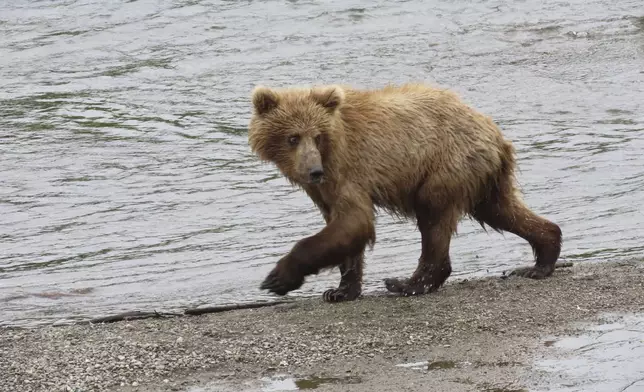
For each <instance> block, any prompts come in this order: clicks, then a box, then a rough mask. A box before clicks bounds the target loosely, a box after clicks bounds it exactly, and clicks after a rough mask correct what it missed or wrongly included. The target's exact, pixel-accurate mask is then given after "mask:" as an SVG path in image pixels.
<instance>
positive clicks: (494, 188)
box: [248, 84, 562, 302]
mask: <svg viewBox="0 0 644 392" xmlns="http://www.w3.org/2000/svg"><path fill="white" fill-rule="evenodd" d="M252 104H253V109H254V110H253V115H252V118H251V120H250V126H249V135H248V139H249V145H250V147H251V150H252V151H253V152H254V153H255V154H256V155H257V156H258V157H259V159H261V160H263V161H267V162H271V163H273V164H274V165H275V166H277V168H278V169H279V171H280V172H281V173H282V174H283V175H284V176H285V177H286V179H288V181H290V182H291V183H292V184H293V185H296V186H298V187H300V188H301V189H303V190H304V191H305V192H306V193H307V194H308V196H309V197H310V198H311V200H312V201H313V203H314V204H315V205H316V206H317V207H318V209H319V210H320V212H321V214H322V216H323V218H324V220H325V221H326V226H325V227H324V228H323V229H322V230H321V231H320V232H318V233H316V234H314V235H311V236H308V237H305V238H303V239H301V240H299V241H298V242H297V243H296V244H295V245H294V247H293V248H292V249H291V251H290V252H289V253H288V254H286V255H285V256H284V257H282V258H281V259H280V260H279V261H278V262H277V265H276V266H275V268H274V269H273V270H272V271H271V272H270V273H269V275H268V276H267V277H266V279H265V280H264V282H263V283H262V284H261V288H262V289H266V290H269V291H270V292H273V293H275V294H278V295H285V294H286V293H288V292H289V291H292V290H296V289H298V288H299V287H301V286H302V284H303V283H304V279H305V277H306V276H308V275H311V274H317V273H318V272H319V271H320V270H321V269H324V268H330V267H335V266H338V267H339V269H340V273H341V278H340V284H339V286H338V288H336V289H330V290H327V291H326V292H324V294H323V298H324V300H325V301H327V302H339V301H350V300H354V299H356V298H358V297H359V296H360V294H361V292H362V270H363V258H364V251H365V249H366V247H367V246H370V247H372V246H373V245H374V242H375V240H376V233H375V229H374V219H375V210H376V209H377V208H380V209H383V210H385V211H388V212H390V213H392V214H395V215H397V216H402V217H406V218H409V219H415V221H416V223H417V226H418V230H419V231H420V235H421V244H422V251H421V254H420V258H419V261H418V266H417V268H416V270H415V271H414V273H413V274H412V275H411V277H409V278H406V279H400V278H388V279H386V280H385V286H386V287H387V289H388V290H389V291H391V292H394V293H399V294H401V295H420V294H425V293H429V292H433V291H435V290H437V289H438V288H439V287H441V285H443V283H444V282H445V281H446V280H447V278H448V277H449V276H450V274H451V272H452V267H451V262H450V256H449V247H450V240H451V237H452V235H453V234H454V233H455V231H456V226H457V223H458V221H459V220H460V219H461V218H462V217H464V216H469V217H471V218H473V219H475V220H476V221H478V222H479V223H480V224H481V225H482V226H483V227H484V225H488V226H490V227H492V228H493V229H494V230H496V231H498V232H501V231H508V232H510V233H514V234H515V235H518V236H520V237H521V238H523V239H525V240H526V241H527V242H528V243H529V244H530V246H531V247H532V249H533V251H534V254H535V259H536V263H535V264H534V265H533V266H529V267H523V268H518V269H515V270H514V271H513V272H512V274H513V275H518V276H522V277H527V278H533V279H542V278H546V277H548V276H550V275H551V274H552V273H553V271H554V269H555V262H556V261H557V259H558V257H559V253H560V250H561V243H562V233H561V230H560V228H559V226H558V225H556V224H555V223H553V222H551V221H549V220H547V219H545V218H543V217H540V216H538V215H537V214H535V213H534V212H532V211H531V210H530V209H529V208H528V207H527V206H526V205H525V204H524V203H523V201H522V199H521V196H520V194H519V192H518V189H517V186H516V182H515V167H516V161H515V156H514V155H515V151H514V147H513V146H512V144H511V142H510V141H508V140H506V139H505V138H504V137H503V135H502V133H501V131H500V129H499V127H498V126H497V125H496V124H495V123H494V122H493V121H492V120H491V119H490V118H489V117H487V116H485V115H483V114H481V113H479V112H477V111H476V110H474V109H473V108H471V107H469V106H468V105H466V104H465V103H463V102H462V101H461V100H460V98H459V97H458V96H457V95H456V94H454V93H452V92H450V91H449V90H445V89H439V88H434V87H431V86H426V85H422V84H406V85H402V86H387V87H385V88H382V89H377V90H359V89H354V88H351V87H345V86H339V85H337V86H336V85H331V86H315V87H312V88H284V89H271V88H268V87H264V86H258V87H256V88H255V89H254V91H253V93H252Z"/></svg>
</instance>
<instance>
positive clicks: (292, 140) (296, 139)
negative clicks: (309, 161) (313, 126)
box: [288, 135, 300, 146]
mask: <svg viewBox="0 0 644 392" xmlns="http://www.w3.org/2000/svg"><path fill="white" fill-rule="evenodd" d="M299 141H300V137H299V136H297V135H293V136H290V137H289V138H288V144H290V145H291V146H295V145H296V144H297V143H298V142H299Z"/></svg>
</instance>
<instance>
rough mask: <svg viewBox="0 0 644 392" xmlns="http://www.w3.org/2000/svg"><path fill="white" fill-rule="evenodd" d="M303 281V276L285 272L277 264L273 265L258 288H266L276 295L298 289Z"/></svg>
mask: <svg viewBox="0 0 644 392" xmlns="http://www.w3.org/2000/svg"><path fill="white" fill-rule="evenodd" d="M303 283H304V277H303V276H301V275H299V274H294V273H292V272H291V273H287V272H285V271H284V270H283V269H282V268H280V267H279V266H277V267H275V268H274V269H273V270H272V271H271V272H270V273H269V274H268V276H267V277H266V279H264V281H263V282H262V284H261V286H260V289H261V290H268V291H270V292H272V293H275V294H277V295H286V293H288V292H289V291H293V290H297V289H299V288H300V287H301V286H302V284H303Z"/></svg>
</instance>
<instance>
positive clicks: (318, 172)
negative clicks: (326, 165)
mask: <svg viewBox="0 0 644 392" xmlns="http://www.w3.org/2000/svg"><path fill="white" fill-rule="evenodd" d="M322 176H324V170H323V169H322V168H321V167H319V166H318V167H314V168H312V169H311V170H309V178H311V182H313V183H317V182H320V180H321V179H322Z"/></svg>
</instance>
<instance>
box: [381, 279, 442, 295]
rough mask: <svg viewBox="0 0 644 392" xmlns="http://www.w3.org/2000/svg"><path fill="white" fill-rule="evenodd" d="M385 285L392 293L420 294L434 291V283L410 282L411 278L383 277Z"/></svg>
mask: <svg viewBox="0 0 644 392" xmlns="http://www.w3.org/2000/svg"><path fill="white" fill-rule="evenodd" d="M385 287H386V288H387V290H389V291H390V292H392V293H398V294H402V295H403V296H405V297H407V296H412V295H422V294H427V293H431V292H433V291H436V289H435V288H434V285H431V284H425V283H416V284H414V283H412V282H411V279H397V278H387V279H385Z"/></svg>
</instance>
